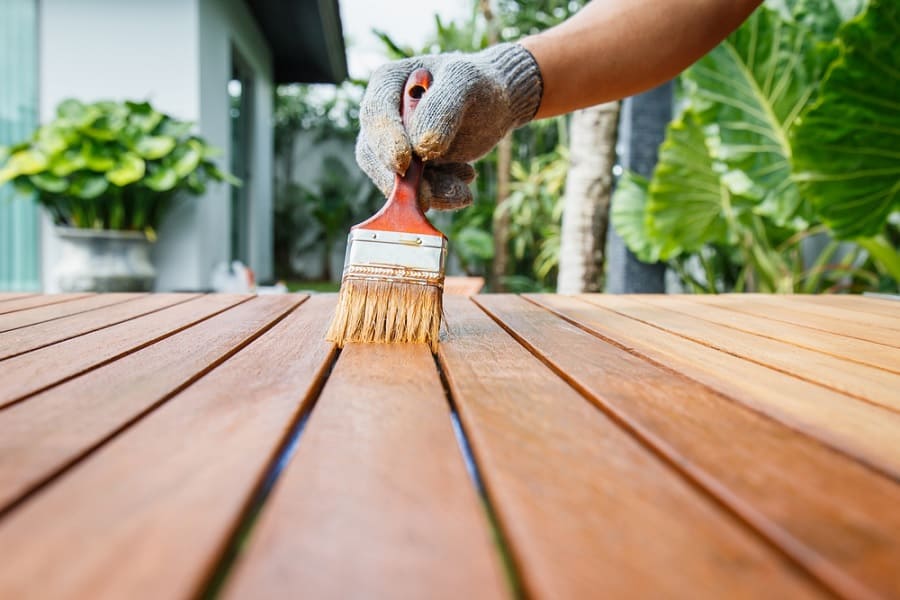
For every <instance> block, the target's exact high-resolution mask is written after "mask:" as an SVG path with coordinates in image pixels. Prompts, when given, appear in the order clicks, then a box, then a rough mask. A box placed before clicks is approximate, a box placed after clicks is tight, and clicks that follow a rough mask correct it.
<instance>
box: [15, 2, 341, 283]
mask: <svg viewBox="0 0 900 600" xmlns="http://www.w3.org/2000/svg"><path fill="white" fill-rule="evenodd" d="M346 73H347V68H346V58H345V55H344V45H343V39H342V34H341V23H340V17H339V13H338V8H337V2H336V0H154V1H153V2H147V1H145V0H3V2H0V144H7V143H11V142H15V141H18V140H20V139H23V138H24V137H26V136H27V135H28V134H29V133H30V131H31V130H32V129H33V128H34V127H35V126H36V125H37V123H38V122H42V121H45V120H49V119H51V118H52V117H53V115H54V113H55V109H56V106H57V105H58V104H59V102H61V101H62V100H64V99H66V98H78V99H80V100H84V101H94V100H100V99H113V100H125V99H134V100H144V99H146V100H149V101H150V102H151V103H153V105H154V107H156V108H157V109H158V110H161V111H163V112H167V113H171V114H172V115H174V116H176V117H178V118H181V119H186V120H189V121H193V122H195V123H196V127H197V131H198V133H199V134H200V135H202V136H203V137H205V138H206V139H207V140H208V141H209V143H211V144H212V145H214V146H216V147H218V148H220V149H221V150H222V156H221V158H220V166H221V167H223V168H226V169H229V170H231V171H232V172H233V173H235V174H236V175H237V176H238V177H240V178H242V179H243V180H244V182H245V184H244V186H242V187H241V188H229V187H227V186H225V185H217V186H210V189H209V190H208V191H207V193H206V195H204V196H203V197H200V198H185V199H184V201H182V202H180V203H178V204H177V206H175V207H174V209H173V210H172V211H171V213H170V214H169V215H168V217H167V219H166V222H165V223H164V224H163V226H162V227H161V229H160V232H159V242H158V243H157V244H156V247H155V249H154V252H155V262H156V265H157V269H158V271H159V276H158V281H157V289H158V290H165V291H169V290H202V289H206V288H208V286H209V283H210V276H211V274H212V271H213V269H214V267H215V266H216V265H217V264H218V263H220V262H223V261H230V260H241V261H243V262H244V263H245V264H248V265H249V266H250V267H251V268H252V269H253V270H254V272H255V273H256V275H257V279H258V280H261V281H264V280H266V279H268V278H270V277H271V276H272V169H273V168H272V159H273V140H272V124H271V117H272V109H273V98H274V87H275V85H277V84H279V83H288V82H338V81H340V80H342V79H344V78H345V77H346ZM58 256H59V246H58V243H57V241H56V239H55V237H54V234H53V228H52V224H51V223H50V221H49V219H48V218H47V217H46V216H42V215H40V213H39V211H38V209H37V208H36V206H35V204H34V202H33V201H31V200H30V199H24V198H13V192H12V190H11V189H8V186H7V188H3V189H0V289H3V290H37V289H41V288H42V289H43V290H45V291H55V290H56V286H55V282H54V280H53V279H54V278H53V265H54V264H55V262H56V261H57V259H58Z"/></svg>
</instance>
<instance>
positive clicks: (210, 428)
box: [0, 297, 333, 600]
mask: <svg viewBox="0 0 900 600" xmlns="http://www.w3.org/2000/svg"><path fill="white" fill-rule="evenodd" d="M332 310H333V299H332V298H323V297H317V298H312V299H310V300H308V301H307V302H305V303H304V304H302V305H301V306H300V307H299V308H298V309H297V310H295V311H294V312H292V313H291V314H290V315H288V316H287V317H286V318H284V319H283V320H281V321H280V322H279V323H277V324H276V325H275V326H274V327H273V328H272V329H270V330H269V331H267V332H266V333H265V334H264V335H262V336H261V337H260V338H258V339H257V340H255V341H253V342H252V343H251V344H250V345H248V346H247V347H246V348H244V349H243V350H241V351H240V352H238V353H237V354H236V355H235V356H233V357H232V358H230V359H228V360H227V361H225V362H224V363H223V364H222V365H220V366H219V367H217V368H216V369H214V370H213V371H212V372H211V373H209V374H208V375H206V376H205V377H203V378H202V379H200V380H199V381H197V382H196V383H194V384H193V385H191V386H190V387H189V388H188V389H187V390H185V391H183V392H181V393H180V394H178V395H177V396H175V397H174V398H173V399H172V400H170V401H169V402H167V403H165V404H164V405H163V406H161V407H160V408H159V409H157V410H156V411H154V412H152V413H151V414H149V415H148V416H147V417H146V418H144V419H143V420H142V421H141V422H140V424H139V425H138V426H135V427H132V428H129V429H128V430H127V431H125V432H123V434H122V435H120V436H118V437H116V438H115V439H114V440H112V441H110V442H109V443H108V444H106V445H104V446H103V447H102V448H100V449H99V450H98V451H97V452H96V453H95V454H94V455H93V456H92V457H91V458H90V459H89V460H86V461H84V462H82V463H80V464H78V465H76V466H75V467H74V468H73V469H71V470H69V471H68V472H67V473H66V474H65V475H63V476H62V477H61V478H60V479H58V480H57V481H55V482H54V483H53V484H52V485H51V486H49V487H47V488H45V489H44V490H42V492H41V493H40V494H38V495H37V496H36V497H34V498H32V499H31V500H30V501H29V502H26V503H25V504H24V505H22V506H20V507H19V508H18V509H16V510H15V511H13V512H12V513H11V514H10V515H8V516H7V517H6V518H5V519H4V520H2V521H0V548H15V549H16V551H15V552H12V553H4V559H3V561H0V597H2V598H26V597H27V598H91V599H107V598H109V599H121V598H129V599H130V600H140V599H142V598H149V599H154V600H155V599H158V598H187V597H193V596H195V595H196V594H197V593H198V592H199V587H200V586H201V584H202V582H203V581H204V580H205V578H206V577H207V576H208V573H209V571H210V570H211V568H212V566H213V564H214V563H215V561H216V560H217V559H218V556H219V554H220V552H221V551H222V548H223V545H224V544H225V542H226V540H227V539H228V537H229V535H230V533H231V531H232V530H233V528H234V526H235V523H236V521H237V520H238V518H239V517H240V515H241V514H242V512H243V511H244V510H245V508H246V506H247V504H248V501H249V499H250V497H251V496H252V495H253V492H254V490H255V489H256V488H257V487H258V486H259V485H260V483H261V480H262V478H263V475H264V474H265V473H266V471H267V469H268V467H269V465H270V464H271V463H272V462H273V461H274V459H275V457H276V455H277V452H278V449H279V448H280V446H281V445H282V444H283V442H284V440H285V438H286V436H287V434H288V432H289V431H290V430H291V428H292V426H293V425H294V423H295V421H296V420H297V418H298V416H299V414H300V411H301V409H302V407H303V405H304V403H305V402H306V401H307V400H308V398H309V394H310V392H311V391H313V390H314V389H315V388H316V386H317V381H318V380H319V379H320V378H321V377H322V376H323V375H324V373H325V371H326V369H327V367H328V365H329V364H330V362H331V360H330V357H331V356H332V346H331V345H330V344H326V343H325V342H323V341H322V338H323V336H324V334H325V328H326V326H327V324H328V320H329V317H330V314H331V312H332ZM161 314H162V313H161ZM73 543H78V544H79V545H78V546H77V548H76V547H73V545H72V544H73Z"/></svg>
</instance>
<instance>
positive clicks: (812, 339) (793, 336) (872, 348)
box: [629, 294, 900, 374]
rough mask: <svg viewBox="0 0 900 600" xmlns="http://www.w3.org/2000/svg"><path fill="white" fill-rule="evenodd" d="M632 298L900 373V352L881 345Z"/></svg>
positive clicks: (686, 301) (667, 299)
mask: <svg viewBox="0 0 900 600" xmlns="http://www.w3.org/2000/svg"><path fill="white" fill-rule="evenodd" d="M629 298H631V299H633V300H634V301H635V302H644V303H649V304H653V305H656V306H661V307H663V308H668V309H671V310H674V311H677V312H679V313H682V314H685V315H690V316H691V317H695V318H698V319H702V320H705V321H710V322H712V323H718V324H719V325H724V326H726V327H728V328H730V329H737V330H739V331H744V332H746V333H753V334H756V335H761V336H763V337H767V338H771V339H775V340H780V341H783V342H787V343H790V344H793V345H795V346H799V347H801V348H806V349H808V350H815V351H818V352H824V353H825V354H830V355H832V356H835V357H838V358H841V359H844V360H849V361H853V362H858V363H861V364H864V365H868V366H871V367H876V368H879V369H884V370H886V371H890V372H892V373H895V374H900V352H898V351H893V350H891V349H886V348H885V347H884V346H883V345H881V344H875V343H873V342H867V341H864V340H859V339H856V338H849V337H846V336H843V335H837V334H834V333H828V332H827V331H819V330H817V329H809V328H807V327H800V326H798V325H791V324H789V323H783V322H781V321H771V320H769V319H765V318H763V317H757V316H754V315H748V314H744V313H737V312H735V311H731V310H727V309H725V308H722V307H720V306H716V305H714V304H698V303H696V302H692V301H691V299H690V298H689V297H685V296H662V295H653V294H640V295H634V296H630V297H629Z"/></svg>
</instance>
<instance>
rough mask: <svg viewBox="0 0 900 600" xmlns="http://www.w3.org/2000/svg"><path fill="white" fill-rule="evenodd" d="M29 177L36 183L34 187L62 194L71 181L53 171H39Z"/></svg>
mask: <svg viewBox="0 0 900 600" xmlns="http://www.w3.org/2000/svg"><path fill="white" fill-rule="evenodd" d="M28 179H29V180H30V181H31V183H32V184H34V187H36V188H38V189H39V190H41V191H43V192H49V193H51V194H61V193H62V192H64V191H66V190H67V189H68V187H69V181H68V180H67V179H64V178H62V177H57V176H56V175H53V174H52V173H38V174H37V175H32V176H30V177H29V178H28Z"/></svg>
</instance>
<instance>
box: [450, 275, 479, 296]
mask: <svg viewBox="0 0 900 600" xmlns="http://www.w3.org/2000/svg"><path fill="white" fill-rule="evenodd" d="M483 287H484V277H445V278H444V293H445V294H450V295H453V296H474V295H475V294H477V293H479V292H481V289H482V288H483Z"/></svg>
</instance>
